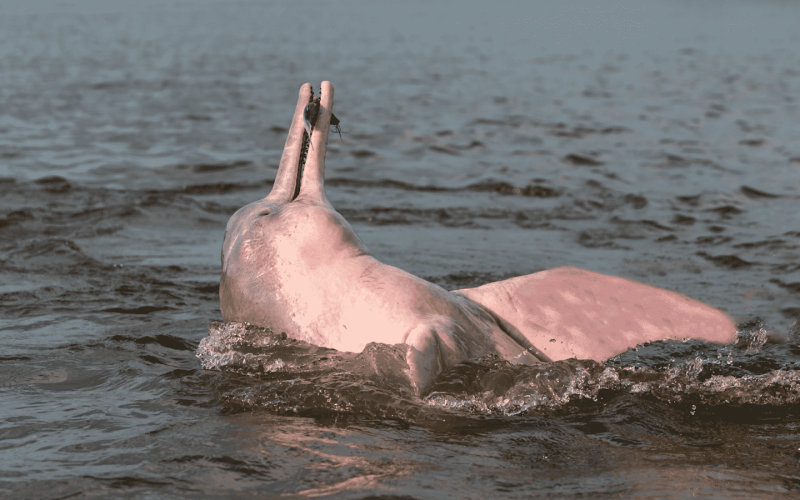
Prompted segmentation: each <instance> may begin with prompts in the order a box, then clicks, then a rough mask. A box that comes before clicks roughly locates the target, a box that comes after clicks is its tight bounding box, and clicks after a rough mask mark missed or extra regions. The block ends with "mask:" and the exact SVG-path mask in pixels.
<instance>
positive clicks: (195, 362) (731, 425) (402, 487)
mask: <svg viewBox="0 0 800 500" xmlns="http://www.w3.org/2000/svg"><path fill="white" fill-rule="evenodd" d="M4 5H5V4H4ZM9 5H10V7H5V6H4V7H3V9H4V10H2V15H0V332H1V333H0V334H1V335H2V340H3V349H2V350H0V391H2V396H0V397H1V398H2V405H0V464H2V465H0V490H1V491H2V492H3V494H4V495H6V496H9V497H20V498H25V497H48V498H63V497H75V498H78V497H89V496H111V497H114V496H130V497H146V496H147V497H154V496H155V497H173V496H174V497H198V498H200V497H213V498H219V497H221V496H230V495H231V494H233V495H252V494H257V495H260V496H270V495H274V496H277V495H282V494H286V495H289V496H305V497H308V496H322V497H325V496H327V497H330V498H365V497H369V496H370V495H377V496H380V495H384V496H386V495H399V496H401V497H403V495H405V498H409V497H410V498H439V497H441V495H442V494H443V493H451V494H452V495H454V496H456V497H468V496H472V497H485V498H495V497H504V498H506V497H507V498H529V497H531V496H536V495H541V496H556V497H590V498H595V497H610V496H622V497H629V496H641V497H645V498H648V497H650V498H654V497H655V498H668V497H675V498H685V497H688V496H691V495H698V496H718V497H725V498H735V497H744V498H753V497H771V498H779V497H787V498H789V497H791V496H793V495H796V492H797V490H798V488H800V475H798V472H797V467H798V460H800V451H798V450H800V440H798V438H797V428H798V424H800V422H798V419H797V415H798V414H800V413H799V412H798V409H800V407H798V391H800V386H799V385H798V373H799V372H798V370H800V368H799V367H798V361H797V360H798V356H800V337H798V335H800V330H798V327H797V324H796V321H797V319H798V318H800V303H799V302H798V301H799V300H800V299H799V297H800V296H799V295H798V294H799V293H800V264H798V249H799V248H800V227H799V226H798V218H797V210H796V207H797V203H798V195H797V193H798V179H799V177H798V168H800V148H799V147H798V144H797V137H796V132H795V130H797V123H798V121H800V116H798V111H799V110H800V108H798V105H797V96H798V95H800V73H798V70H797V60H796V54H797V49H798V44H800V38H798V36H797V34H796V33H795V28H796V27H794V26H793V24H794V23H793V20H794V19H797V15H798V12H797V7H796V6H794V5H793V4H783V3H776V4H764V3H763V2H753V3H748V2H740V3H736V4H728V3H726V4H725V5H724V9H723V10H724V15H723V14H720V13H719V12H715V9H716V7H715V4H713V3H704V4H703V6H699V5H695V4H693V3H677V4H676V3H669V2H657V1H654V2H636V3H625V2H621V3H617V4H615V5H614V6H609V7H604V6H598V5H594V4H591V5H590V4H578V3H576V4H569V5H562V4H561V3H551V2H548V3H543V4H537V3H525V4H509V5H508V6H507V7H506V8H504V9H496V8H492V9H491V11H490V9H489V8H488V7H484V6H482V5H472V6H471V5H465V4H463V3H462V4H459V5H458V8H454V7H453V6H450V5H448V4H446V3H442V4H436V5H434V6H429V5H427V4H426V5H423V4H418V5H412V6H410V7H409V6H407V5H406V4H403V5H402V6H400V7H398V6H393V5H372V4H361V3H359V2H356V1H353V2H349V3H348V2H339V3H337V4H336V5H330V6H329V5H325V4H314V5H311V6H310V7H313V8H309V5H305V4H303V5H300V4H297V5H295V4H291V3H286V4H278V5H276V4H274V3H272V2H269V3H259V2H240V3H217V2H212V1H209V2H203V3H199V2H193V3H192V4H185V3H181V2H177V1H176V2H171V3H166V4H161V3H159V4H158V5H156V4H155V3H152V2H151V3H148V2H142V3H137V4H135V5H134V4H128V3H114V2H102V3H100V2H92V1H90V0H85V1H81V2H77V3H75V4H74V5H68V4H57V3H55V2H39V3H35V4H30V3H19V4H17V3H14V2H12V3H10V4H9ZM487 5H488V4H487ZM308 12H316V13H318V15H317V16H311V17H309V16H308V15H307V14H308ZM298 19H301V20H302V22H299V21H297V20H298ZM298 26H301V27H302V29H300V28H298ZM314 37H316V38H314ZM322 80H331V81H332V82H333V84H334V85H335V87H336V115H337V117H339V118H340V119H341V122H342V127H343V131H344V132H347V133H346V134H343V139H342V140H341V141H340V140H339V139H338V137H337V138H336V139H335V140H333V141H331V144H330V147H329V152H328V165H327V194H328V197H329V199H330V200H331V202H332V203H333V205H334V206H335V207H336V208H337V209H338V210H339V211H340V212H341V213H342V214H343V215H344V216H345V217H346V218H347V219H348V220H349V221H350V222H351V223H352V225H353V227H354V228H355V230H356V231H357V232H358V234H359V236H360V237H361V239H362V240H363V241H364V243H365V244H366V245H367V246H368V247H369V248H370V250H371V251H372V252H373V253H374V254H375V255H376V257H378V258H379V259H380V260H382V261H384V262H386V263H388V264H392V265H395V266H397V267H400V268H402V269H405V270H407V271H409V272H412V273H414V274H416V275H418V276H421V277H423V278H425V279H427V280H429V281H432V282H434V283H437V284H439V285H442V286H444V287H445V288H448V289H456V288H465V287H474V286H478V285H480V284H483V283H486V282H490V281H498V280H501V279H505V278H508V277H511V276H515V275H520V274H526V273H531V272H535V271H538V270H541V269H546V268H551V267H555V266H559V265H578V266H581V267H585V268H588V269H591V270H593V271H598V272H605V273H608V274H613V275H621V276H625V277H628V278H631V279H636V280H639V281H643V282H646V283H649V284H652V285H656V286H661V287H665V288H669V289H673V290H677V291H679V292H681V293H684V294H686V295H689V296H692V297H694V298H697V299H700V300H703V301H705V302H707V303H710V304H713V305H715V306H717V307H720V308H722V309H723V310H725V311H726V312H727V313H729V314H730V315H731V316H733V317H734V318H736V320H737V321H738V322H739V329H740V331H739V337H738V341H737V343H736V344H734V345H730V346H718V345H709V344H704V343H700V342H693V341H687V342H666V343H653V344H650V345H647V346H640V347H639V348H638V349H636V350H632V351H630V352H628V353H625V354H623V355H621V356H618V357H617V358H614V359H612V360H609V361H608V362H607V363H604V364H599V363H595V362H591V361H580V360H569V361H564V362H558V363H548V364H542V365H538V366H533V367H527V366H514V365H511V364H509V363H507V362H505V361H502V360H499V359H495V358H482V359H475V360H471V361H469V362H466V363H463V364H460V365H457V366H454V367H451V368H450V369H449V370H448V371H446V372H445V373H443V374H441V375H440V376H439V378H438V379H437V380H436V383H435V384H434V386H432V387H431V389H430V391H429V392H428V393H426V394H423V397H421V398H419V397H416V396H415V395H414V394H413V392H412V391H411V390H410V387H409V385H408V382H407V380H406V378H405V372H404V369H405V358H404V355H405V354H404V350H403V349H402V348H401V347H398V346H389V345H383V344H379V343H375V344H371V345H369V346H368V348H367V349H365V351H364V352H362V353H341V352H336V351H331V350H330V349H323V348H320V347H318V346H313V345H309V344H305V343H302V342H297V341H293V340H291V339H286V338H281V337H280V336H276V335H274V334H272V333H269V332H266V331H263V330H261V329H257V328H253V327H249V328H248V327H245V326H244V325H237V324H224V323H219V320H220V319H221V315H220V313H219V299H218V280H219V255H220V254H219V252H220V246H221V242H222V235H223V231H224V226H225V223H226V222H227V219H228V217H230V215H231V214H232V213H233V212H234V211H235V210H236V209H238V208H239V207H241V206H243V205H245V204H247V203H249V202H251V201H253V200H255V199H257V198H259V197H263V196H264V195H265V194H266V193H267V192H268V191H269V189H270V188H271V185H272V179H274V175H275V171H276V168H277V164H278V161H279V158H280V154H281V151H282V148H283V142H284V140H285V136H286V132H287V129H286V127H287V126H288V124H289V120H290V118H291V114H292V112H293V109H294V104H295V102H296V92H297V90H298V88H299V86H300V85H301V84H302V83H304V82H306V81H310V82H312V83H313V84H314V85H315V87H316V86H318V85H319V82H320V81H322ZM209 325H210V326H209ZM198 357H199V358H198Z"/></svg>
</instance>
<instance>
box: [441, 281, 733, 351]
mask: <svg viewBox="0 0 800 500" xmlns="http://www.w3.org/2000/svg"><path fill="white" fill-rule="evenodd" d="M455 292H456V293H460V294H462V295H464V296H466V297H467V298H469V299H470V300H472V301H474V302H477V303H478V304H480V305H482V306H483V307H484V308H486V309H487V310H488V311H489V312H490V313H492V314H493V315H494V316H495V317H496V318H498V319H499V321H498V323H500V324H501V327H502V326H503V324H506V326H508V327H510V329H511V330H512V331H511V332H510V335H512V337H513V333H514V332H518V335H522V336H524V337H525V339H527V341H529V342H530V343H531V344H532V345H534V346H535V347H536V348H537V349H539V350H541V351H542V352H543V353H544V355H546V356H547V357H549V358H550V359H552V360H556V361H557V360H561V359H568V358H573V357H574V358H579V359H594V360H596V361H605V360H607V359H609V358H611V357H613V356H616V355H618V354H621V353H623V352H625V351H627V350H628V349H630V348H632V347H635V346H637V345H639V344H643V343H646V342H654V341H658V340H668V339H684V338H694V339H700V340H705V341H709V342H719V343H729V342H732V341H733V340H734V339H735V337H736V327H735V325H734V323H733V321H731V319H730V318H728V317H727V316H726V315H725V314H724V313H723V312H721V311H719V310H718V309H715V308H713V307H711V306H708V305H706V304H703V303H702V302H698V301H696V300H694V299H691V298H689V297H686V296H684V295H681V294H679V293H676V292H672V291H670V290H664V289H662V288H656V287H653V286H650V285H645V284H643V283H637V282H635V281H630V280H627V279H625V278H618V277H615V276H607V275H604V274H599V273H594V272H591V271H585V270H582V269H577V268H573V267H561V268H556V269H551V270H548V271H541V272H538V273H534V274H529V275H527V276H520V277H517V278H511V279H508V280H504V281H498V282H495V283H489V284H486V285H483V286H480V287H477V288H468V289H463V290H455Z"/></svg>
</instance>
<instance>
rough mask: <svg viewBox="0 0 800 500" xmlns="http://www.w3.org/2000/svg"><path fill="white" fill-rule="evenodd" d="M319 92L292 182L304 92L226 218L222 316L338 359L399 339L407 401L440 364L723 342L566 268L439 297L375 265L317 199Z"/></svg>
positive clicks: (724, 326)
mask: <svg viewBox="0 0 800 500" xmlns="http://www.w3.org/2000/svg"><path fill="white" fill-rule="evenodd" d="M321 94H322V95H321V101H320V107H319V114H318V117H317V121H316V125H315V126H314V130H313V134H312V136H311V147H310V148H309V152H308V158H307V161H306V164H305V167H304V169H303V170H302V172H301V175H300V178H299V179H298V165H299V159H300V152H301V148H302V140H303V133H304V126H305V124H304V119H303V112H304V110H305V108H306V106H307V104H308V103H309V102H310V101H311V86H310V85H309V84H305V85H303V86H302V87H301V88H300V95H299V98H298V101H297V107H296V109H295V114H294V118H293V120H292V125H291V128H290V130H289V136H288V138H287V140H286V146H285V148H284V152H283V156H282V158H281V164H280V167H279V169H278V173H277V176H276V179H275V183H274V185H273V188H272V191H271V192H270V194H269V195H268V196H267V197H266V198H264V199H262V200H259V201H256V202H253V203H251V204H249V205H247V206H245V207H244V208H242V209H240V210H239V211H237V212H236V213H235V214H234V215H233V217H231V219H230V221H229V222H228V226H227V230H226V233H225V241H224V243H223V247H222V276H221V280H220V307H221V309H222V315H223V318H224V319H225V321H241V322H247V323H251V324H254V325H259V326H264V327H269V328H271V329H272V330H273V331H275V332H285V333H286V334H287V335H288V336H290V337H293V338H297V339H301V340H305V341H308V342H311V343H314V344H317V345H322V346H326V347H332V348H334V349H337V350H341V351H354V352H359V351H361V350H362V349H363V348H364V347H365V346H366V344H368V343H370V342H380V343H385V344H405V345H406V346H407V355H406V360H407V362H408V366H409V377H410V379H411V382H412V384H413V385H414V387H415V388H416V390H417V392H418V393H419V394H422V393H423V392H424V391H425V388H426V387H427V386H428V385H429V384H430V382H431V381H432V380H433V378H435V377H436V375H437V374H438V373H439V372H441V370H443V369H444V368H446V367H448V366H451V365H453V364H456V363H459V362H461V361H464V360H466V359H470V358H474V357H478V356H484V355H488V354H497V355H500V356H502V357H504V358H506V359H508V360H509V361H511V362H514V363H526V364H532V363H538V362H542V361H555V360H560V359H567V358H573V357H576V358H582V359H594V360H597V361H603V360H606V359H608V358H610V357H613V356H615V355H617V354H620V353H622V352H624V351H626V350H628V349H630V348H631V347H634V346H636V345H637V344H641V343H644V342H650V341H655V340H663V339H681V338H697V339H702V340H706V341H710V342H731V341H733V339H734V338H735V332H736V329H735V326H734V324H733V322H732V321H731V320H730V319H729V318H728V317H727V316H726V315H725V314H723V313H722V312H720V311H719V310H717V309H714V308H712V307H710V306H708V305H705V304H703V303H701V302H698V301H696V300H693V299H690V298H688V297H685V296H683V295H681V294H678V293H675V292H672V291H669V290H664V289H660V288H655V287H652V286H649V285H645V284H642V283H637V282H634V281H630V280H626V279H623V278H618V277H613V276H607V275H602V274H598V273H594V272H591V271H586V270H581V269H577V268H572V267H562V268H557V269H551V270H548V271H542V272H538V273H534V274H530V275H527V276H520V277H518V278H512V279H509V280H504V281H500V282H496V283H489V284H487V285H484V286H481V287H477V288H471V289H463V290H456V291H447V290H445V289H443V288H441V287H440V286H437V285H435V284H433V283H429V282H427V281H425V280H423V279H421V278H418V277H416V276H414V275H411V274H409V273H407V272H405V271H403V270H401V269H398V268H395V267H392V266H388V265H385V264H382V263H381V262H379V261H378V260H376V259H375V258H374V257H373V256H372V255H371V254H370V252H369V250H368V249H367V247H366V246H365V245H364V244H363V243H362V242H361V240H360V239H359V238H358V236H357V235H356V233H355V231H353V228H352V227H350V224H348V223H347V221H346V220H345V219H344V217H342V216H341V215H340V214H339V213H338V212H336V210H335V209H334V208H333V206H331V204H330V203H329V202H328V199H327V198H326V196H325V189H324V177H325V154H326V150H327V142H328V132H329V125H330V121H331V112H332V108H333V86H332V85H331V84H330V82H323V83H322V88H321ZM298 182H299V189H298V186H297V183H298ZM296 193H297V195H296V196H295V194H296ZM489 258H491V257H488V256H487V259H489Z"/></svg>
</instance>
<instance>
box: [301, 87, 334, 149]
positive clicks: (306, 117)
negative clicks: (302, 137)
mask: <svg viewBox="0 0 800 500" xmlns="http://www.w3.org/2000/svg"><path fill="white" fill-rule="evenodd" d="M319 100H320V98H319V97H317V98H316V99H314V100H312V101H311V102H309V103H308V104H307V105H306V108H305V110H303V123H304V125H305V127H306V134H308V139H309V143H310V141H311V132H312V131H313V129H314V125H316V123H317V117H318V116H319ZM331 126H332V127H334V128H335V129H336V132H337V133H338V134H339V139H342V129H341V128H340V127H339V119H338V118H336V115H334V114H333V113H331ZM312 147H313V146H312Z"/></svg>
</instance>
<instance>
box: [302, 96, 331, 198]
mask: <svg viewBox="0 0 800 500" xmlns="http://www.w3.org/2000/svg"><path fill="white" fill-rule="evenodd" d="M320 98H321V99H320V105H319V115H318V116H317V123H316V124H315V125H314V130H313V133H312V134H311V147H310V148H309V150H308V156H307V158H306V164H305V167H304V169H303V179H302V182H301V183H300V194H298V196H297V201H303V202H307V203H313V204H320V205H330V203H328V199H327V198H326V197H325V154H326V153H327V151H328V130H329V128H330V122H331V114H332V112H333V85H331V82H327V81H326V82H322V85H320ZM306 103H308V101H306ZM298 109H299V107H298ZM295 116H297V115H295ZM292 127H294V124H292Z"/></svg>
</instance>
